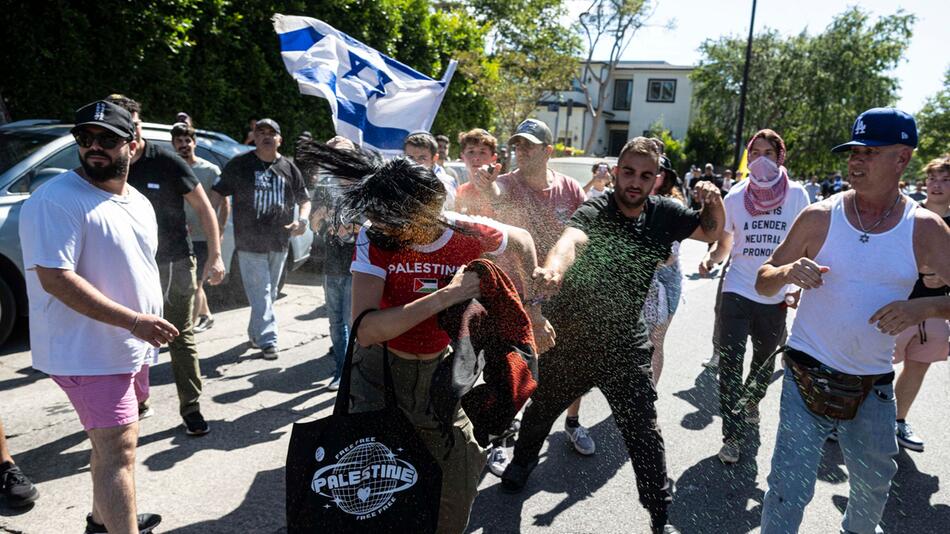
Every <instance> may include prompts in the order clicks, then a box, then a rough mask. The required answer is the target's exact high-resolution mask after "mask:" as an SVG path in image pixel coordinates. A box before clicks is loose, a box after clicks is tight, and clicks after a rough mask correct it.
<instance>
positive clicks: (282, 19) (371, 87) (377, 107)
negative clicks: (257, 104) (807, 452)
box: [274, 14, 456, 156]
mask: <svg viewBox="0 0 950 534" xmlns="http://www.w3.org/2000/svg"><path fill="white" fill-rule="evenodd" d="M274 29H275V30H276V31H277V35H278V37H280V54H281V56H282V57H283V59H284V65H285V66H286V67H287V72H289V73H290V75H291V76H293V78H294V79H295V80H297V85H298V86H299V88H300V92H301V93H303V94H305V95H312V96H319V97H323V98H326V99H327V100H328V101H329V102H330V107H331V108H332V110H333V122H334V125H335V126H336V133H337V135H342V136H344V137H346V138H348V139H350V140H351V141H354V142H356V143H358V144H360V145H362V146H363V147H366V148H372V149H375V150H378V151H379V152H381V153H382V154H384V155H387V156H395V155H399V154H402V152H403V141H404V140H405V139H406V137H407V136H408V135H409V134H410V133H412V132H414V131H418V130H425V131H428V130H429V128H431V127H432V121H433V120H434V119H435V115H436V113H437V112H438V111H439V106H440V105H441V104H442V98H443V96H445V90H446V88H448V85H449V81H451V79H452V75H453V74H454V73H455V67H456V62H455V60H452V62H451V63H450V64H449V66H448V69H447V70H446V72H445V76H444V77H443V78H442V80H434V79H432V78H430V77H428V76H426V75H424V74H422V73H420V72H418V71H416V70H414V69H412V68H410V67H407V66H406V65H403V64H402V63H400V62H398V61H396V60H395V59H392V58H390V57H387V56H385V55H383V54H380V53H379V52H377V51H376V50H374V49H372V48H370V47H368V46H366V45H365V44H363V43H361V42H359V41H357V40H356V39H354V38H352V37H350V36H349V35H347V34H345V33H343V32H340V31H337V30H336V29H335V28H333V27H332V26H330V25H329V24H326V23H325V22H323V21H320V20H317V19H314V18H309V17H297V16H289V15H279V14H278V15H274Z"/></svg>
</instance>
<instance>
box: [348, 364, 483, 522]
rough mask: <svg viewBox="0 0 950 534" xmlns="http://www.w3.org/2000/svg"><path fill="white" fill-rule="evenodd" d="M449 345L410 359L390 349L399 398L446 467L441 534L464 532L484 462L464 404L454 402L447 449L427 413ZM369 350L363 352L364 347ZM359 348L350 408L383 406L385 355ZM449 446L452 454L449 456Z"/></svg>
mask: <svg viewBox="0 0 950 534" xmlns="http://www.w3.org/2000/svg"><path fill="white" fill-rule="evenodd" d="M449 350H450V349H448V348H447V349H446V351H445V352H444V353H443V354H442V356H441V357H439V358H434V359H432V360H427V361H420V360H406V359H403V358H399V357H397V356H392V355H390V361H391V363H390V365H391V369H392V374H393V386H394V387H395V393H396V404H397V405H398V406H399V408H401V409H402V411H403V413H405V414H406V417H408V418H409V421H410V422H411V423H412V424H413V426H415V428H416V433H417V434H418V435H419V438H420V439H422V441H423V442H424V443H425V444H426V448H427V449H429V453H430V454H432V456H433V457H434V458H435V460H436V461H437V462H438V463H439V467H441V468H442V498H441V502H440V504H439V526H438V530H437V531H436V532H438V533H439V534H462V533H463V532H465V527H466V526H468V516H469V513H470V512H471V510H472V503H473V502H475V497H476V496H477V495H478V481H479V479H480V477H481V473H482V469H484V468H485V460H486V457H485V452H484V451H483V450H482V448H481V447H480V446H479V445H478V443H477V442H476V441H475V436H474V434H473V433H472V422H471V421H469V419H468V417H467V416H466V415H465V412H463V411H462V408H461V405H460V404H456V406H455V423H454V425H453V427H452V432H453V433H454V435H455V445H454V446H453V447H452V448H451V450H449V447H448V445H447V444H446V440H445V439H444V438H443V437H442V434H441V431H440V430H439V423H438V421H437V420H436V419H435V417H434V416H433V415H432V414H426V405H427V404H428V402H429V386H430V385H431V383H432V374H433V373H434V372H435V369H436V367H437V366H438V365H439V361H440V360H441V359H442V358H444V357H445V356H446V355H447V354H449ZM363 354H365V353H363ZM361 356H362V355H361V354H360V352H359V351H357V352H356V353H355V354H354V355H353V371H352V374H351V379H350V402H351V404H350V406H351V407H350V410H351V411H353V412H366V411H372V410H379V409H382V408H383V403H384V396H383V369H382V367H381V366H382V358H379V357H376V358H367V359H366V360H363V358H362V357H361ZM374 356H378V353H377V354H374ZM446 452H448V453H449V454H448V457H447V458H446Z"/></svg>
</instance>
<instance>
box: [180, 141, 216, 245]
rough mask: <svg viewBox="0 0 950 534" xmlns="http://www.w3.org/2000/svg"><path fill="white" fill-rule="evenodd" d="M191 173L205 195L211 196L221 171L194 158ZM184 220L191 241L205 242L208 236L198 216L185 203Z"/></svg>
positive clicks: (209, 163) (203, 160)
mask: <svg viewBox="0 0 950 534" xmlns="http://www.w3.org/2000/svg"><path fill="white" fill-rule="evenodd" d="M191 171H192V172H193V173H195V177H196V178H198V183H199V184H201V187H203V188H204V190H205V194H206V195H210V194H211V186H213V185H214V184H216V183H218V180H219V179H220V176H221V169H220V168H218V166H217V165H215V164H214V163H211V162H210V161H208V160H206V159H201V158H199V157H198V156H195V164H194V165H192V166H191ZM185 220H186V221H187V223H188V232H189V234H191V240H192V241H207V240H208V236H206V235H205V230H204V228H203V227H202V226H201V220H200V219H198V214H197V213H195V210H194V209H192V207H191V204H188V203H185Z"/></svg>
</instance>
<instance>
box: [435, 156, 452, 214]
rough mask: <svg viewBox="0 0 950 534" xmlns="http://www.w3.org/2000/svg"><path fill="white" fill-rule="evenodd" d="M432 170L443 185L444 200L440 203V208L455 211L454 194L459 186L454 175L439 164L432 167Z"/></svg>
mask: <svg viewBox="0 0 950 534" xmlns="http://www.w3.org/2000/svg"><path fill="white" fill-rule="evenodd" d="M432 172H433V173H435V176H436V178H438V179H439V181H440V182H442V185H443V186H445V202H443V203H442V210H443V211H455V195H456V192H457V191H458V188H459V186H458V182H456V180H455V177H454V176H452V175H451V174H449V173H448V172H447V171H446V170H445V167H443V166H441V165H435V166H434V167H432Z"/></svg>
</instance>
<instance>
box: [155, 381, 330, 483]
mask: <svg viewBox="0 0 950 534" xmlns="http://www.w3.org/2000/svg"><path fill="white" fill-rule="evenodd" d="M322 393H323V391H322V390H312V391H308V392H307V393H304V394H303V395H299V396H297V397H295V398H293V399H291V400H288V401H286V402H282V403H280V404H277V405H275V406H271V407H268V408H266V409H260V410H257V411H254V412H251V413H248V414H246V415H242V416H241V417H238V418H237V419H235V420H233V421H220V420H213V419H209V420H208V424H209V425H210V426H211V433H210V434H207V435H205V436H201V437H193V436H188V435H187V434H185V433H184V431H183V430H182V429H180V428H178V427H175V428H169V429H165V430H163V431H160V432H157V433H150V434H148V435H144V436H142V437H141V438H139V446H142V445H146V444H148V443H152V442H155V441H161V440H164V439H168V438H169V437H172V436H173V437H172V440H171V442H170V443H169V444H168V447H166V448H164V449H162V450H161V451H159V452H156V453H154V454H152V455H151V456H149V457H148V458H146V459H145V461H144V462H143V463H144V464H145V466H146V467H147V468H148V469H149V470H151V471H165V470H167V469H171V468H172V467H174V466H175V465H176V464H177V463H178V462H181V461H183V460H186V459H188V458H189V457H191V455H193V454H195V453H197V452H201V451H208V450H219V451H233V450H237V449H243V448H246V447H251V446H254V445H258V444H261V443H267V442H271V441H275V440H278V439H281V438H283V437H284V434H286V433H287V431H286V430H282V429H283V428H284V427H286V426H287V425H289V424H291V423H294V422H296V421H300V420H301V419H303V418H305V417H308V416H310V415H312V414H314V413H317V412H319V411H320V410H322V409H324V408H326V407H328V406H330V405H332V404H333V402H334V400H335V399H332V398H328V399H326V400H324V401H323V402H320V403H318V404H315V405H313V406H309V407H308V408H306V409H304V410H296V409H295V407H296V406H298V405H300V404H302V403H304V402H306V401H308V400H310V399H312V398H313V397H316V396H317V395H321V394H322Z"/></svg>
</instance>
